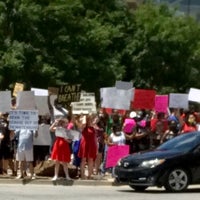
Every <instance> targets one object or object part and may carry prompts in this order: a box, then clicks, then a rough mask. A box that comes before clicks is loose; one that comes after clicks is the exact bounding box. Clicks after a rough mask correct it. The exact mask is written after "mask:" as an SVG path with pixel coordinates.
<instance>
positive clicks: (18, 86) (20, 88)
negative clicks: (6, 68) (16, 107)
mask: <svg viewBox="0 0 200 200" xmlns="http://www.w3.org/2000/svg"><path fill="white" fill-rule="evenodd" d="M23 90H24V84H22V83H15V87H14V90H13V96H14V97H16V96H17V93H18V92H20V91H23Z"/></svg>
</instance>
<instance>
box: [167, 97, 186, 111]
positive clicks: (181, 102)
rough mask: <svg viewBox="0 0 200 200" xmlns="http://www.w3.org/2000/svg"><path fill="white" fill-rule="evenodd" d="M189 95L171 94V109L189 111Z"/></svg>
mask: <svg viewBox="0 0 200 200" xmlns="http://www.w3.org/2000/svg"><path fill="white" fill-rule="evenodd" d="M188 107H189V102H188V94H180V93H170V94H169V108H184V109H188Z"/></svg>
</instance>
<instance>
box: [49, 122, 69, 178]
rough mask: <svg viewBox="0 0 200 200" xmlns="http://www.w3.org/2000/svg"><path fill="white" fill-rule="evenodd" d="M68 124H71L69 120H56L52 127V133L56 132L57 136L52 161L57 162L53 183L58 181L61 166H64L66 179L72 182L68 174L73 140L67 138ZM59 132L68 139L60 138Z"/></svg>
mask: <svg viewBox="0 0 200 200" xmlns="http://www.w3.org/2000/svg"><path fill="white" fill-rule="evenodd" d="M68 122H69V121H68V119H66V118H61V119H58V120H55V122H54V123H53V124H52V125H51V127H50V131H52V132H55V134H56V135H57V136H56V140H55V142H54V145H53V149H52V153H51V159H52V160H54V161H55V168H54V177H53V178H52V180H53V181H56V180H57V179H58V174H59V167H60V164H62V165H63V169H64V172H65V176H66V179H67V180H71V178H70V177H69V173H68V163H70V161H71V151H70V145H69V144H70V142H71V139H69V138H67V129H66V127H67V124H68ZM56 132H57V133H56ZM58 132H59V133H64V135H66V137H62V136H60V135H59V134H58ZM65 133H66V134H65ZM58 135H59V136H58Z"/></svg>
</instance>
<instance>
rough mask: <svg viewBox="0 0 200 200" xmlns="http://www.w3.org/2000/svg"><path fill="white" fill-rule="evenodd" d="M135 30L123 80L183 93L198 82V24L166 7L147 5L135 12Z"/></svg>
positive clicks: (129, 47)
mask: <svg viewBox="0 0 200 200" xmlns="http://www.w3.org/2000/svg"><path fill="white" fill-rule="evenodd" d="M134 19H135V28H136V31H135V33H133V37H132V38H128V40H129V43H128V46H127V48H126V49H125V52H124V56H125V57H126V61H127V62H129V63H127V66H128V68H129V70H127V71H128V73H127V75H126V76H125V77H126V79H129V80H131V79H132V80H133V81H134V85H135V86H136V87H140V88H154V89H156V90H158V91H159V92H161V93H162V92H166V89H167V88H171V91H172V90H173V91H176V92H177V91H179V92H180V91H184V92H185V91H186V90H187V89H188V88H189V87H191V86H193V87H194V86H195V85H196V86H198V85H199V83H198V82H199V81H198V80H197V79H195V76H199V66H198V65H197V63H198V62H199V56H200V54H199V51H197V49H199V39H200V34H199V33H200V27H199V24H198V23H197V22H196V21H195V20H194V19H193V18H189V17H188V16H184V15H177V12H176V10H172V9H170V8H168V7H167V5H164V4H163V5H155V4H152V3H146V4H143V5H141V6H139V7H138V9H137V10H136V11H135V12H134Z"/></svg>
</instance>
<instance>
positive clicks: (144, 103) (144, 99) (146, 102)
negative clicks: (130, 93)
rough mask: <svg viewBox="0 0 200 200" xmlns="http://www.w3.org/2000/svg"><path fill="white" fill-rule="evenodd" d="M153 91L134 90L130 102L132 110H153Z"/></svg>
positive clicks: (154, 93) (154, 94)
mask: <svg viewBox="0 0 200 200" xmlns="http://www.w3.org/2000/svg"><path fill="white" fill-rule="evenodd" d="M155 96H156V91H155V90H145V89H135V91H134V98H133V102H132V108H133V109H154V107H155Z"/></svg>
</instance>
